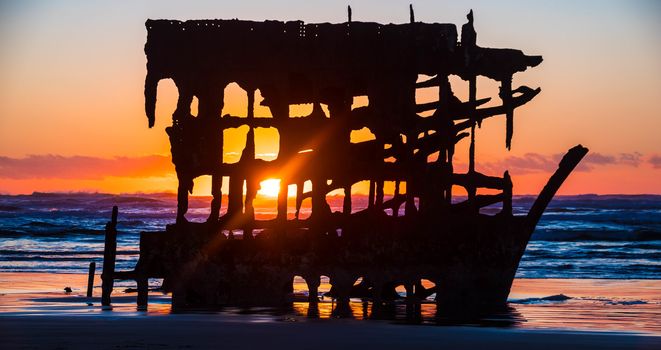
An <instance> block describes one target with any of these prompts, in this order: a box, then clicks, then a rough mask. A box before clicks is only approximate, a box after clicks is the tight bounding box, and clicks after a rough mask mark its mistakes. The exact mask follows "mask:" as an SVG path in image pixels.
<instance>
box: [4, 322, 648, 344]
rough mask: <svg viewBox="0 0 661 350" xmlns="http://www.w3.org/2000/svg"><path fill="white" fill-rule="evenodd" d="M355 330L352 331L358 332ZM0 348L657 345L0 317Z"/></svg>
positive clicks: (339, 327) (369, 326)
mask: <svg viewBox="0 0 661 350" xmlns="http://www.w3.org/2000/svg"><path fill="white" fill-rule="evenodd" d="M358 323H359V324H358ZM0 329H1V331H0V333H1V334H2V338H3V348H7V349H14V348H37V349H40V348H67V349H90V348H102V349H106V348H158V349H174V348H176V349H181V348H218V347H223V348H230V349H257V348H267V347H268V348H278V349H279V348H291V347H302V348H306V349H307V348H314V349H338V348H340V347H350V348H379V349H406V348H413V347H420V346H434V347H439V348H441V347H442V348H448V349H479V348H489V349H508V350H513V349H530V348H535V349H558V348H562V347H566V348H570V349H622V348H636V349H658V348H659V346H661V337H659V336H645V335H641V334H632V333H622V332H581V331H562V330H522V329H497V328H477V327H431V326H422V327H411V326H404V325H393V324H389V323H385V322H381V321H374V322H361V321H356V320H344V319H342V320H335V319H334V320H318V321H314V322H297V321H296V320H288V319H283V320H280V321H275V322H273V321H264V320H263V319H261V318H259V317H254V316H250V315H242V316H241V320H240V321H237V320H236V318H235V317H232V316H228V315H203V314H196V315H190V314H186V315H172V316H169V317H149V316H147V317H142V316H138V317H122V318H114V317H94V316H82V315H76V316H68V317H61V316H2V315H0Z"/></svg>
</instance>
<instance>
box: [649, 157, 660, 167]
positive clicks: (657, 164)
mask: <svg viewBox="0 0 661 350" xmlns="http://www.w3.org/2000/svg"><path fill="white" fill-rule="evenodd" d="M647 161H648V162H649V163H650V164H651V165H652V166H653V167H654V168H656V169H661V155H658V154H655V155H653V156H651V157H650V158H649V159H648V160H647Z"/></svg>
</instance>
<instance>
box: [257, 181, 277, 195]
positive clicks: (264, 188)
mask: <svg viewBox="0 0 661 350" xmlns="http://www.w3.org/2000/svg"><path fill="white" fill-rule="evenodd" d="M259 185H260V188H259V191H257V193H259V194H261V195H264V196H267V197H277V196H278V193H280V180H278V179H268V180H264V181H262V182H260V183H259Z"/></svg>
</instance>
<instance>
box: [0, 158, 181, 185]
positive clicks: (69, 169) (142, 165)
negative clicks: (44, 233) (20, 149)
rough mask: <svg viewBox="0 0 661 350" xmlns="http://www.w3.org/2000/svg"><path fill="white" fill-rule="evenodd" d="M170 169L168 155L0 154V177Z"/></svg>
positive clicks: (96, 176)
mask: <svg viewBox="0 0 661 350" xmlns="http://www.w3.org/2000/svg"><path fill="white" fill-rule="evenodd" d="M172 172H174V167H173V166H172V163H171V162H170V157H166V156H159V155H149V156H142V157H115V158H98V157H86V156H72V157H64V156H58V155H50V154H49V155H31V156H27V157H25V158H10V157H2V156H0V178H9V179H81V180H100V179H103V178H105V177H108V176H122V177H148V176H164V175H167V174H169V173H172Z"/></svg>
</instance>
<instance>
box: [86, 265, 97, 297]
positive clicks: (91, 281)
mask: <svg viewBox="0 0 661 350" xmlns="http://www.w3.org/2000/svg"><path fill="white" fill-rule="evenodd" d="M95 270H96V263H95V262H94V261H92V262H91V263H90V269H89V273H88V275H87V297H88V298H91V297H92V288H94V271H95Z"/></svg>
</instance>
